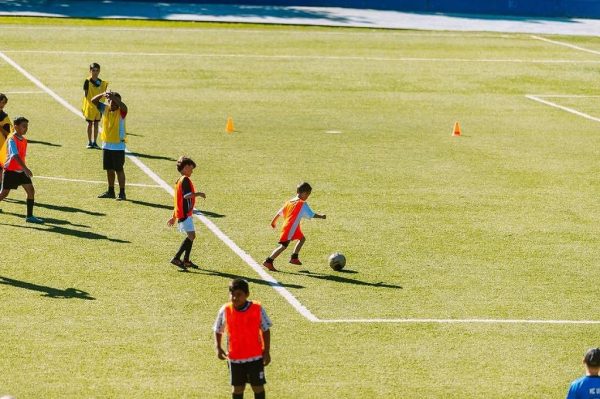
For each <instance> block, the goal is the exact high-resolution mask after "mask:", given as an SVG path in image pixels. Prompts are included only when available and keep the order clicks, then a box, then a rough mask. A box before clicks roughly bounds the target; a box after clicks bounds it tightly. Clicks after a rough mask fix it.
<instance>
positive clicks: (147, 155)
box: [127, 133, 177, 162]
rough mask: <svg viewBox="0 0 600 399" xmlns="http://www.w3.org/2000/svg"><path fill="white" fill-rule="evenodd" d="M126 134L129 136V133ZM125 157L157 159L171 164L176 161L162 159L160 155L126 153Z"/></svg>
mask: <svg viewBox="0 0 600 399" xmlns="http://www.w3.org/2000/svg"><path fill="white" fill-rule="evenodd" d="M127 134H129V133H127ZM127 155H133V156H134V157H137V158H145V159H159V160H162V161H172V162H176V161H177V160H176V159H175V158H171V157H164V156H162V155H150V154H141V153H139V152H128V153H127Z"/></svg>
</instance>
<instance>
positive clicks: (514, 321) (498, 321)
mask: <svg viewBox="0 0 600 399" xmlns="http://www.w3.org/2000/svg"><path fill="white" fill-rule="evenodd" d="M319 323H423V324H425V323H429V324H460V323H469V324H472V323H478V324H600V320H528V319H336V320H319Z"/></svg>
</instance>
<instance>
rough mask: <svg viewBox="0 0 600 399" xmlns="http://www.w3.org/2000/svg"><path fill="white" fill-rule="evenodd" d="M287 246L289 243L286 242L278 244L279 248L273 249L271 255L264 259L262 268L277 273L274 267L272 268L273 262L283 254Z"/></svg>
mask: <svg viewBox="0 0 600 399" xmlns="http://www.w3.org/2000/svg"><path fill="white" fill-rule="evenodd" d="M288 245H289V241H287V242H280V243H279V246H278V247H277V248H275V250H274V251H273V252H272V253H271V255H270V256H269V257H268V258H267V259H265V261H264V262H263V266H264V267H266V268H267V269H269V270H271V271H274V272H275V271H277V269H275V266H273V261H274V260H275V259H276V258H277V257H278V256H279V255H280V254H281V253H282V252H283V251H285V249H286V248H287V247H288Z"/></svg>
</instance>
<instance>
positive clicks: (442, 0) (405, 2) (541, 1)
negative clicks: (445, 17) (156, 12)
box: [142, 0, 600, 18]
mask: <svg viewBox="0 0 600 399" xmlns="http://www.w3.org/2000/svg"><path fill="white" fill-rule="evenodd" d="M142 1H144V0H142ZM166 2H168V3H203V4H238V5H261V6H268V5H273V6H311V7H346V8H363V9H375V10H396V11H406V12H417V13H418V12H422V13H444V14H490V15H514V16H532V17H534V16H536V17H555V18H560V17H565V18H572V17H579V18H600V0H214V1H211V0H208V1H201V0H198V1H186V0H167V1H166Z"/></svg>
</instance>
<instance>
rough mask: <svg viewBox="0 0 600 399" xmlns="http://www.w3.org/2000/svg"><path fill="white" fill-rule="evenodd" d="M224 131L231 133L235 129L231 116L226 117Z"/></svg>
mask: <svg viewBox="0 0 600 399" xmlns="http://www.w3.org/2000/svg"><path fill="white" fill-rule="evenodd" d="M225 131H226V132H227V133H233V132H234V131H235V129H234V128H233V118H232V117H231V116H229V117H227V125H225Z"/></svg>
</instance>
